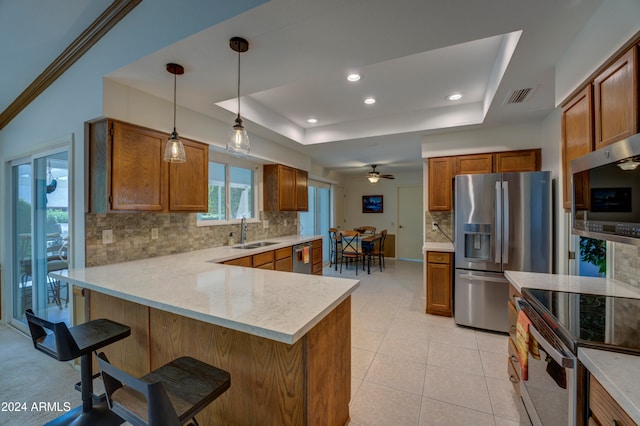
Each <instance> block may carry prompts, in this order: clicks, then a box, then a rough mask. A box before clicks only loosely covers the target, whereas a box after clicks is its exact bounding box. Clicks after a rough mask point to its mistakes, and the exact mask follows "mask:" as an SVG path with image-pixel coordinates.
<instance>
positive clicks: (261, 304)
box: [52, 235, 359, 426]
mask: <svg viewBox="0 0 640 426" xmlns="http://www.w3.org/2000/svg"><path fill="white" fill-rule="evenodd" d="M318 238H320V236H309V237H304V236H298V235H295V236H286V237H278V238H274V239H270V241H271V242H272V244H271V245H267V246H265V247H261V248H258V249H250V250H249V249H237V248H233V247H214V248H210V249H204V250H196V251H192V252H188V253H176V254H173V255H171V256H160V257H155V258H148V259H140V260H135V261H131V262H123V263H115V264H111V265H102V266H94V267H90V268H72V269H70V270H68V271H67V270H65V271H56V272H55V276H56V278H59V279H61V280H63V281H66V282H69V283H71V284H72V285H73V286H74V291H73V293H74V295H77V294H78V293H79V289H83V290H82V293H83V294H84V296H85V300H84V305H85V308H86V309H85V310H86V315H85V317H86V318H87V319H93V318H109V319H112V320H114V321H117V322H120V323H123V324H126V325H128V326H130V327H131V336H129V337H128V338H126V339H124V340H122V341H121V342H117V343H116V344H113V345H110V346H108V347H106V348H105V353H106V354H107V356H108V357H109V360H110V361H111V362H112V363H113V364H114V365H115V366H117V367H120V368H122V369H124V370H125V371H127V372H128V373H130V374H133V375H135V376H141V375H144V374H146V373H148V372H149V371H151V370H153V369H155V368H158V367H159V366H161V365H163V364H165V363H167V362H169V361H171V360H173V359H175V358H177V357H180V356H192V357H194V358H196V359H199V360H202V361H204V362H207V363H210V364H212V365H215V366H216V367H218V368H222V369H224V370H227V371H228V372H229V373H230V374H231V388H230V389H229V390H228V391H227V392H225V393H224V394H223V395H222V396H221V397H220V398H218V399H217V400H216V401H214V402H213V403H212V404H211V405H210V406H209V407H207V408H206V409H205V410H204V411H203V412H202V413H200V414H198V421H199V422H200V424H202V425H210V424H216V425H255V424H260V425H277V426H281V425H295V426H299V425H332V426H333V425H345V424H348V422H349V400H350V398H351V389H350V387H351V293H352V292H353V291H354V290H355V289H356V288H357V287H358V285H359V281H357V280H353V279H345V278H336V277H323V276H319V275H312V274H295V273H291V272H280V271H273V270H263V269H259V268H246V267H242V266H230V265H224V264H221V263H220V262H225V261H228V260H230V259H233V258H236V257H244V256H255V255H256V254H259V253H262V252H264V251H268V250H278V249H281V248H285V247H291V246H292V245H295V244H299V243H301V242H306V241H314V240H317V239H318ZM52 274H54V273H52ZM77 302H79V300H74V303H77Z"/></svg>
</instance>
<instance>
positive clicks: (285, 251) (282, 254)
mask: <svg viewBox="0 0 640 426" xmlns="http://www.w3.org/2000/svg"><path fill="white" fill-rule="evenodd" d="M287 257H291V247H284V248H281V249H277V250H276V260H280V259H286V258H287Z"/></svg>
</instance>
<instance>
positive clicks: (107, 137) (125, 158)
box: [86, 119, 209, 213]
mask: <svg viewBox="0 0 640 426" xmlns="http://www.w3.org/2000/svg"><path fill="white" fill-rule="evenodd" d="M87 125H88V133H89V140H88V146H87V149H86V153H87V164H88V166H89V170H87V173H86V175H87V178H88V188H89V211H91V212H93V213H107V212H118V211H145V212H168V211H171V212H177V211H189V212H206V211H207V209H208V184H209V183H208V179H209V176H208V170H209V168H208V162H209V154H208V153H209V147H208V145H206V144H203V143H199V142H194V141H188V140H184V141H183V142H184V145H185V151H186V154H187V162H186V163H181V164H178V163H175V164H170V163H167V162H164V161H163V159H162V157H163V154H164V146H165V144H166V141H167V139H168V138H169V135H168V134H165V133H162V132H158V131H155V130H152V129H146V128H143V127H140V126H136V125H133V124H128V123H123V122H120V121H115V120H109V119H104V120H99V121H95V122H90V123H87Z"/></svg>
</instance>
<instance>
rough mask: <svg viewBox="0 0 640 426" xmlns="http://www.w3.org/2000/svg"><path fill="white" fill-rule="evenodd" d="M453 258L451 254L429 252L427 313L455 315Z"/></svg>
mask: <svg viewBox="0 0 640 426" xmlns="http://www.w3.org/2000/svg"><path fill="white" fill-rule="evenodd" d="M452 260H453V256H452V253H449V252H437V251H429V252H427V283H426V284H427V292H426V293H427V313H428V314H436V315H444V316H448V317H450V316H452V315H453V275H452V271H453V265H452Z"/></svg>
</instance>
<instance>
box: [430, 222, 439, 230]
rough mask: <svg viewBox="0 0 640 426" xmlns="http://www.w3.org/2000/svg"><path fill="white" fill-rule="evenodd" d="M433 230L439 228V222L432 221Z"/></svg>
mask: <svg viewBox="0 0 640 426" xmlns="http://www.w3.org/2000/svg"><path fill="white" fill-rule="evenodd" d="M431 230H432V231H437V230H438V222H431Z"/></svg>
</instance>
